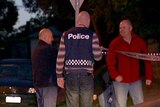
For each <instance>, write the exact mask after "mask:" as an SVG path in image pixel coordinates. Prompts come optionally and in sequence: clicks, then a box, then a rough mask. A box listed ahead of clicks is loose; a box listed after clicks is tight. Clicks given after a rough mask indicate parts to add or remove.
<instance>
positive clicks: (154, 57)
mask: <svg viewBox="0 0 160 107" xmlns="http://www.w3.org/2000/svg"><path fill="white" fill-rule="evenodd" d="M101 49H102V50H103V51H114V52H117V53H120V54H122V55H126V56H128V57H132V58H136V59H142V60H148V61H160V53H150V54H145V53H136V52H126V51H116V50H109V49H107V48H104V47H101Z"/></svg>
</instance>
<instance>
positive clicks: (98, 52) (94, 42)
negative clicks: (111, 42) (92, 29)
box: [92, 33, 102, 61]
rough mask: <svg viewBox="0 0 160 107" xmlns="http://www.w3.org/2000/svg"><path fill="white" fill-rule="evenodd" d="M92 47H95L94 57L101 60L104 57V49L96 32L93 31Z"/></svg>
mask: <svg viewBox="0 0 160 107" xmlns="http://www.w3.org/2000/svg"><path fill="white" fill-rule="evenodd" d="M92 47H93V55H94V59H95V60H97V61H99V60H101V59H102V49H101V48H100V46H99V40H98V37H97V35H96V34H95V33H93V40H92Z"/></svg>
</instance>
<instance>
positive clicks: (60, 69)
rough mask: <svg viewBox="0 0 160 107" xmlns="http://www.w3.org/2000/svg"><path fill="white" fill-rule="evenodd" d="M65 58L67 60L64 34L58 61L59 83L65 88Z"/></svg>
mask: <svg viewBox="0 0 160 107" xmlns="http://www.w3.org/2000/svg"><path fill="white" fill-rule="evenodd" d="M64 60H65V45H64V36H62V37H61V41H60V46H59V50H58V55H57V63H56V74H57V84H58V86H59V87H61V88H64V79H63V70H64Z"/></svg>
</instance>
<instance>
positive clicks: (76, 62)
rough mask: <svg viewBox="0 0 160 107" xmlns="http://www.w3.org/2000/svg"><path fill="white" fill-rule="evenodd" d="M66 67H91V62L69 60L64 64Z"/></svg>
mask: <svg viewBox="0 0 160 107" xmlns="http://www.w3.org/2000/svg"><path fill="white" fill-rule="evenodd" d="M65 64H66V65H82V66H93V62H92V61H91V60H82V59H81V60H74V59H69V60H66V62H65Z"/></svg>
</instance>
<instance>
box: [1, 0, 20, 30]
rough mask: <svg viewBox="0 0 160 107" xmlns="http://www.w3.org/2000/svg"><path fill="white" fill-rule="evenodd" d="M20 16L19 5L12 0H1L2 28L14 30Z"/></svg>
mask: <svg viewBox="0 0 160 107" xmlns="http://www.w3.org/2000/svg"><path fill="white" fill-rule="evenodd" d="M17 17H18V12H17V7H16V6H15V5H14V3H13V2H11V1H6V0H0V29H4V30H6V31H7V32H11V31H12V30H13V25H14V24H15V23H16V21H17Z"/></svg>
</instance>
